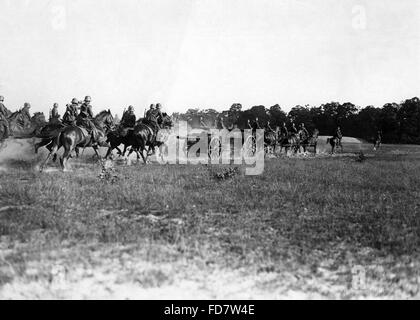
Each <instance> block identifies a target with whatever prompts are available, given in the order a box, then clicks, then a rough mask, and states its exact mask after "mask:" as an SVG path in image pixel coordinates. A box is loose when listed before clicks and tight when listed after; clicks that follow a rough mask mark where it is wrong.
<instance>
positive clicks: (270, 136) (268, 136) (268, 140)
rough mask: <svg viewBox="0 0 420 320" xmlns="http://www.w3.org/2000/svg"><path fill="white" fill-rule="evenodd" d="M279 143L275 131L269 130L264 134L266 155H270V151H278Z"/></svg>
mask: <svg viewBox="0 0 420 320" xmlns="http://www.w3.org/2000/svg"><path fill="white" fill-rule="evenodd" d="M277 143H278V134H277V132H275V131H273V130H268V131H265V132H264V149H265V153H266V154H267V153H270V150H273V151H272V152H273V153H274V152H275V151H276V147H277Z"/></svg>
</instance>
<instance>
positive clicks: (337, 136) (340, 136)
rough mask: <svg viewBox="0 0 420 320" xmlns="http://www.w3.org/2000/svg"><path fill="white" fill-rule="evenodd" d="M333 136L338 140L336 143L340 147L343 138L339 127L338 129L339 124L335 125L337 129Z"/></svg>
mask: <svg viewBox="0 0 420 320" xmlns="http://www.w3.org/2000/svg"><path fill="white" fill-rule="evenodd" d="M333 138H337V140H338V143H337V145H338V146H340V147H342V145H341V139H342V138H343V135H342V133H341V129H340V127H339V126H337V129H336V130H335V133H334V136H333Z"/></svg>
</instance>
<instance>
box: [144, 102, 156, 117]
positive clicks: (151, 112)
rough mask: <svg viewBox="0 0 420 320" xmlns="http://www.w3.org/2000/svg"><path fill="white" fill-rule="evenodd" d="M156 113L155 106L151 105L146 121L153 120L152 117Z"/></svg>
mask: <svg viewBox="0 0 420 320" xmlns="http://www.w3.org/2000/svg"><path fill="white" fill-rule="evenodd" d="M154 113H155V105H154V104H151V105H150V107H149V110H147V111H146V115H145V116H144V118H145V119H151V116H152V115H153V114H154Z"/></svg>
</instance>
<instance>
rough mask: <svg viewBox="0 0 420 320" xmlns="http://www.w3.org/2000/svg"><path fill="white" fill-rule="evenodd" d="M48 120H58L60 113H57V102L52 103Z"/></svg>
mask: <svg viewBox="0 0 420 320" xmlns="http://www.w3.org/2000/svg"><path fill="white" fill-rule="evenodd" d="M49 121H50V122H59V121H60V115H59V114H58V103H54V105H53V108H52V109H51V111H50V119H49Z"/></svg>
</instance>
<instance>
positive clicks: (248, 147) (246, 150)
mask: <svg viewBox="0 0 420 320" xmlns="http://www.w3.org/2000/svg"><path fill="white" fill-rule="evenodd" d="M256 149H257V142H256V140H255V137H254V136H249V137H248V138H247V139H246V141H245V143H244V146H243V147H242V153H243V155H244V156H245V157H253V156H254V155H255V153H256V151H257V150H256Z"/></svg>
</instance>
